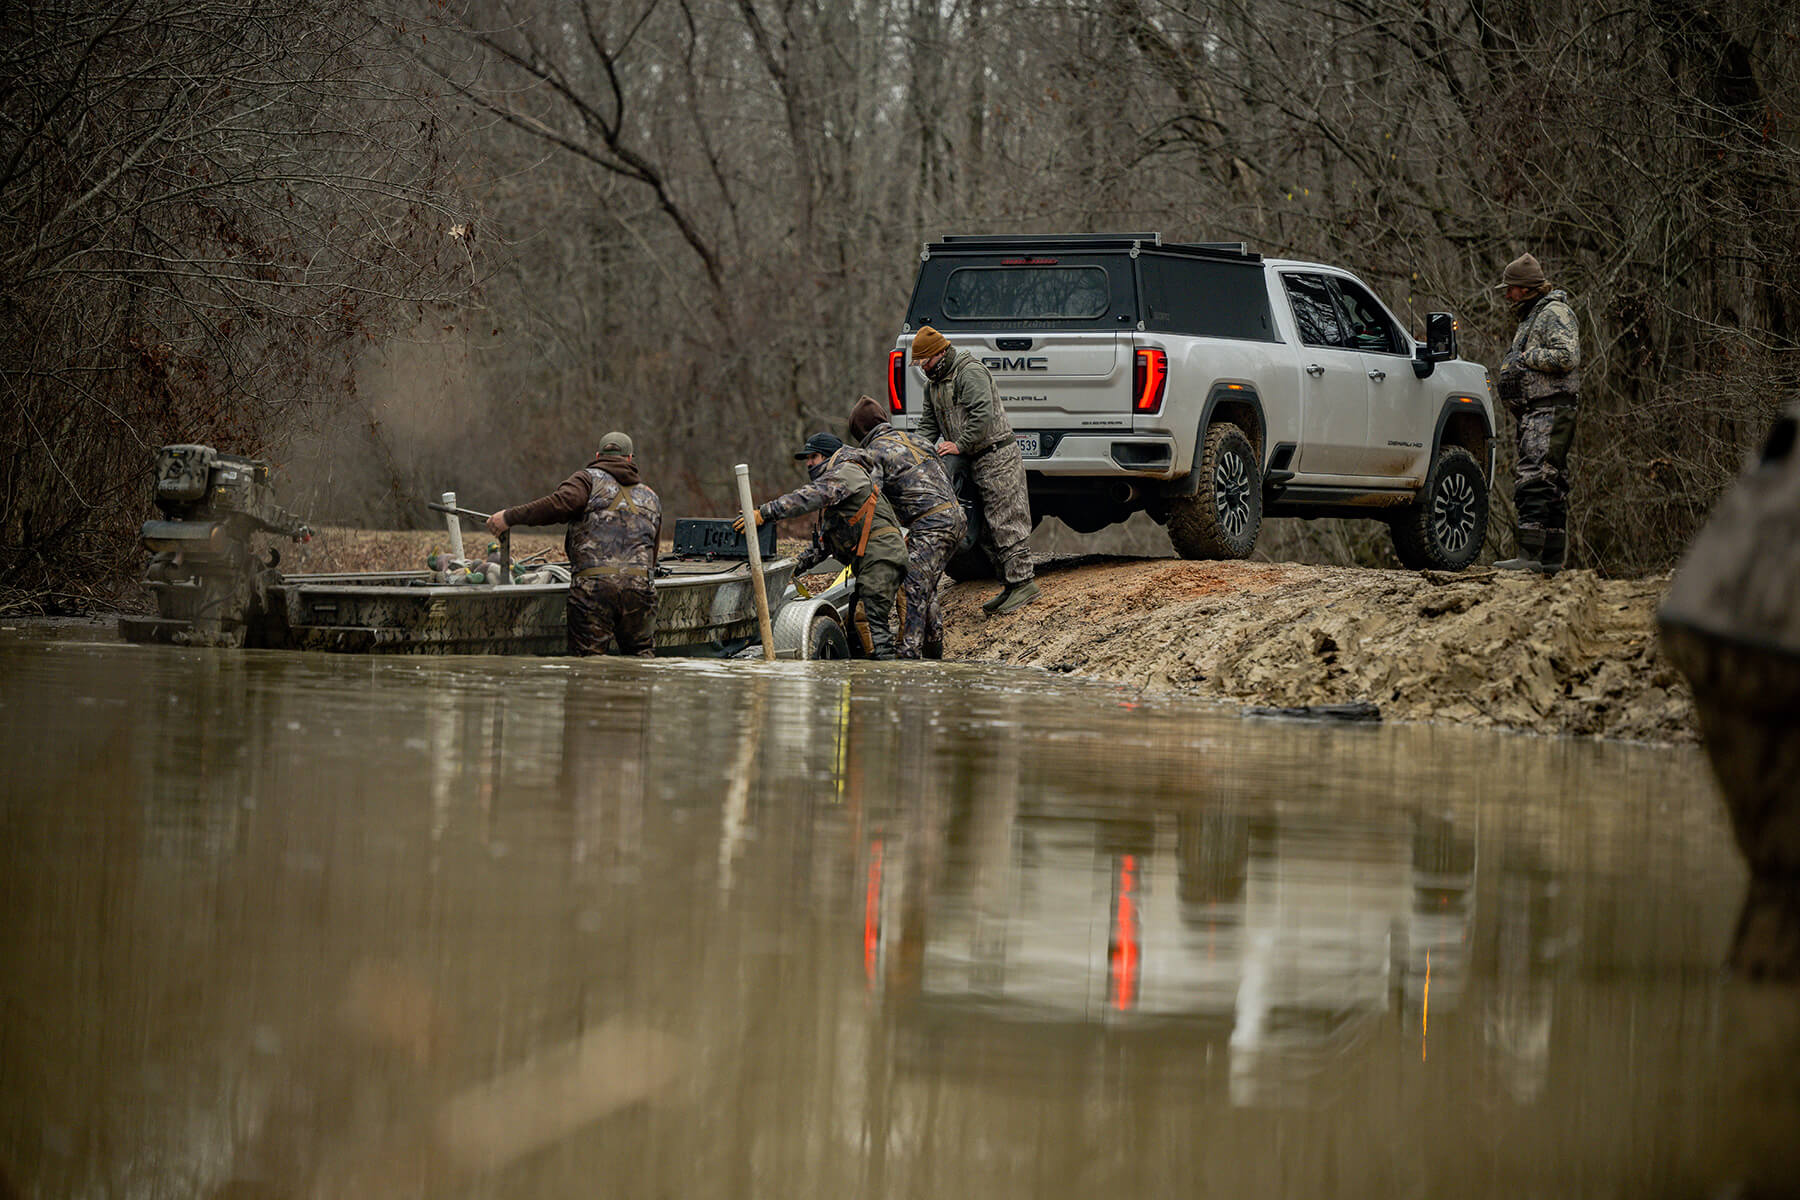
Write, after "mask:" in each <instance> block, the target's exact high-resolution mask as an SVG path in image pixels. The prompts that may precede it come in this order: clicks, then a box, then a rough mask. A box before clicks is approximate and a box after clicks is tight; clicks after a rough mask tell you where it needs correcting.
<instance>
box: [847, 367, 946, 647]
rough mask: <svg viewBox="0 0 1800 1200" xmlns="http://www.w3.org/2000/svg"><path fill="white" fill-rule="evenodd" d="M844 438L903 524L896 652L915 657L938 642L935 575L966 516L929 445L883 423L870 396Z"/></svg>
mask: <svg viewBox="0 0 1800 1200" xmlns="http://www.w3.org/2000/svg"><path fill="white" fill-rule="evenodd" d="M850 440H851V441H853V442H856V443H858V444H859V445H860V446H861V447H862V451H863V453H864V454H866V455H868V456H869V458H870V459H871V460H872V463H873V465H874V466H875V468H876V470H877V472H878V478H877V480H876V486H878V487H879V488H880V489H881V494H882V495H883V496H885V497H887V502H888V503H889V504H891V505H892V506H893V508H894V515H895V516H896V517H898V518H899V519H900V523H901V524H902V525H904V526H906V560H907V561H906V582H905V583H904V584H903V585H902V586H903V587H904V588H905V590H906V620H905V622H904V623H903V624H902V625H901V628H900V646H899V650H900V657H901V658H919V657H922V656H923V654H924V648H925V647H926V646H942V645H943V644H944V611H943V607H942V606H941V605H940V604H939V603H938V594H937V593H938V580H939V579H940V578H942V576H943V573H944V564H945V563H946V562H948V561H950V556H951V555H952V554H953V553H955V552H956V547H957V546H958V545H959V544H960V543H961V542H962V539H963V533H964V532H965V531H966V530H967V529H968V527H969V519H968V517H967V516H965V515H964V514H963V510H962V505H960V504H958V503H957V502H956V493H955V492H954V491H953V490H951V487H950V475H949V473H948V472H946V471H945V470H944V464H943V462H942V460H940V459H939V458H938V456H937V454H936V453H935V452H934V451H933V450H932V447H931V445H930V443H928V442H923V441H920V440H919V439H918V438H916V437H914V436H913V435H912V434H910V433H907V432H905V431H904V430H900V429H895V428H894V427H893V426H892V425H890V424H888V419H887V414H886V413H884V412H882V411H881V405H880V404H878V403H877V402H876V401H875V398H874V397H873V396H864V397H862V398H861V399H860V400H858V401H857V402H856V407H854V408H852V409H851V410H850Z"/></svg>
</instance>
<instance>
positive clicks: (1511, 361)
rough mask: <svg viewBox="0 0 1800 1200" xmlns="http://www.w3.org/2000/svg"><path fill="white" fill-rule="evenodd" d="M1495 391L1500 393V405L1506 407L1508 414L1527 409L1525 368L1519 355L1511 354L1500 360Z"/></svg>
mask: <svg viewBox="0 0 1800 1200" xmlns="http://www.w3.org/2000/svg"><path fill="white" fill-rule="evenodd" d="M1494 390H1495V391H1496V392H1498V393H1499V397H1500V403H1502V404H1504V405H1506V408H1507V411H1508V412H1517V411H1518V410H1520V409H1521V408H1523V407H1525V367H1524V365H1523V364H1521V363H1520V362H1519V356H1518V355H1517V354H1514V353H1511V352H1509V353H1508V354H1507V356H1506V357H1505V358H1503V359H1501V360H1500V370H1499V372H1498V374H1497V378H1496V379H1495V381H1494Z"/></svg>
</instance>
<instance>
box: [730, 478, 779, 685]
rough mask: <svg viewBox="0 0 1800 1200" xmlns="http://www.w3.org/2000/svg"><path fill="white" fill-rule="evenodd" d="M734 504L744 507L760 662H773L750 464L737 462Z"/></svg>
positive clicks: (760, 543) (772, 644) (745, 536)
mask: <svg viewBox="0 0 1800 1200" xmlns="http://www.w3.org/2000/svg"><path fill="white" fill-rule="evenodd" d="M732 470H734V471H736V472H737V485H738V507H739V508H741V509H743V510H744V540H745V541H747V542H749V543H750V583H751V586H752V587H754V588H755V589H756V627H757V629H758V630H759V631H760V632H761V633H762V644H763V661H764V662H774V661H775V631H774V630H773V629H772V628H770V626H769V589H768V586H767V585H766V584H764V583H763V569H762V540H761V539H760V538H758V537H757V536H756V505H755V504H754V503H752V502H751V499H750V466H749V464H748V463H739V464H738V465H737V466H735V467H733V468H732Z"/></svg>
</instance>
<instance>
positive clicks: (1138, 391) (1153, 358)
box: [1131, 347, 1169, 413]
mask: <svg viewBox="0 0 1800 1200" xmlns="http://www.w3.org/2000/svg"><path fill="white" fill-rule="evenodd" d="M1168 384H1169V354H1168V351H1166V350H1158V349H1155V348H1154V347H1146V348H1144V349H1142V350H1139V351H1138V352H1137V365H1136V366H1135V367H1133V368H1132V371H1131V391H1132V396H1133V401H1132V408H1133V409H1134V410H1135V411H1137V412H1141V413H1153V412H1156V411H1157V410H1158V409H1160V408H1162V402H1163V389H1164V388H1166V387H1167V386H1168Z"/></svg>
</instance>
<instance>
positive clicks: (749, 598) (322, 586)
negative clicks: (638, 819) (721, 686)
mask: <svg viewBox="0 0 1800 1200" xmlns="http://www.w3.org/2000/svg"><path fill="white" fill-rule="evenodd" d="M451 499H452V497H449V496H446V500H447V501H448V500H451ZM156 503H157V507H158V509H160V510H161V512H162V517H163V519H160V520H155V521H149V522H146V523H145V525H144V528H143V541H144V544H145V546H146V547H147V548H148V549H149V550H150V551H151V560H150V565H149V569H148V570H147V571H146V573H145V577H144V584H145V586H146V587H147V588H149V589H150V590H151V592H152V594H153V595H154V596H155V598H156V608H157V613H156V615H155V616H142V617H140V616H128V617H124V618H122V619H121V620H120V622H119V632H120V634H121V635H122V636H123V637H125V638H126V640H128V641H133V642H168V643H174V644H179V645H199V646H248V647H261V648H267V649H275V650H327V651H337V652H342V653H349V654H563V653H566V652H567V648H568V634H567V626H566V622H565V616H564V614H565V611H566V608H567V604H568V595H569V585H568V583H567V582H537V583H515V582H507V583H491V584H490V583H467V582H447V581H446V579H445V577H444V576H442V575H440V574H438V573H437V572H433V571H382V572H367V573H357V574H334V575H325V574H311V575H308V574H298V575H284V574H282V573H281V572H280V571H279V570H277V569H276V567H277V564H278V563H279V555H271V558H270V560H269V561H268V562H266V563H265V562H263V561H261V560H260V559H258V558H257V557H256V556H255V555H253V554H252V552H251V549H250V546H251V538H252V535H254V534H258V533H264V534H275V535H279V536H287V537H293V538H296V539H299V538H304V537H307V536H310V531H309V530H308V529H307V527H306V525H305V524H304V523H303V522H301V521H300V520H299V519H298V518H297V517H295V516H294V515H293V514H292V513H289V512H287V511H285V510H283V509H281V508H279V507H277V506H276V505H275V504H274V503H273V496H272V493H271V489H270V487H269V471H268V467H267V464H265V463H261V462H258V461H256V460H253V459H245V458H239V457H237V456H235V455H229V454H222V453H220V452H218V451H216V450H214V449H212V448H211V447H208V446H165V447H163V448H162V449H161V450H160V451H159V452H158V455H157V495H156ZM432 507H433V508H436V509H439V511H446V512H450V513H452V514H453V515H455V516H462V517H465V518H475V519H483V514H480V513H472V512H467V511H464V510H460V509H455V508H453V507H452V508H445V507H444V506H441V505H433V506H432ZM757 535H758V549H759V552H760V555H759V556H760V558H761V564H762V575H763V583H764V590H765V592H766V594H767V596H768V601H769V605H770V608H771V610H772V611H771V627H772V631H773V635H774V641H775V648H776V652H777V654H778V655H779V656H780V657H783V658H803V659H804V658H828V657H842V656H843V653H844V646H845V639H844V633H843V627H844V625H845V624H846V622H847V620H848V617H849V612H848V608H847V604H846V597H847V596H848V590H847V589H846V588H839V589H836V592H842V593H843V594H842V595H838V594H836V593H835V592H834V593H833V594H827V595H823V596H818V597H801V596H799V595H798V594H797V593H796V592H794V591H793V590H791V589H790V586H789V585H790V584H791V583H792V581H793V575H794V566H795V560H794V559H792V558H782V557H778V556H777V555H776V554H775V529H774V526H773V525H765V526H763V527H762V528H761V529H759V530H758V531H757ZM509 542H510V539H509V538H507V537H506V536H505V535H502V537H501V545H502V551H501V561H502V570H501V572H500V574H501V575H502V576H503V577H506V576H507V575H508V574H509V572H508V568H510V565H511V564H510V561H509V560H510V554H509V552H508V546H509ZM654 583H655V587H656V599H657V613H656V649H657V653H658V654H659V655H706V656H715V657H719V656H728V655H734V654H738V653H740V652H742V651H744V650H745V649H746V648H747V647H749V646H752V645H756V644H758V642H759V622H758V619H757V613H756V594H755V588H754V587H753V579H752V576H751V567H750V563H749V543H748V542H747V541H746V539H745V537H744V536H743V535H742V534H740V533H738V532H736V531H735V530H734V529H732V527H731V522H729V521H724V520H715V519H706V518H685V519H682V520H678V521H677V522H676V523H675V540H674V552H673V553H672V554H669V555H666V556H663V557H662V558H661V559H660V560H659V562H658V566H657V573H656V577H655V580H654Z"/></svg>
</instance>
